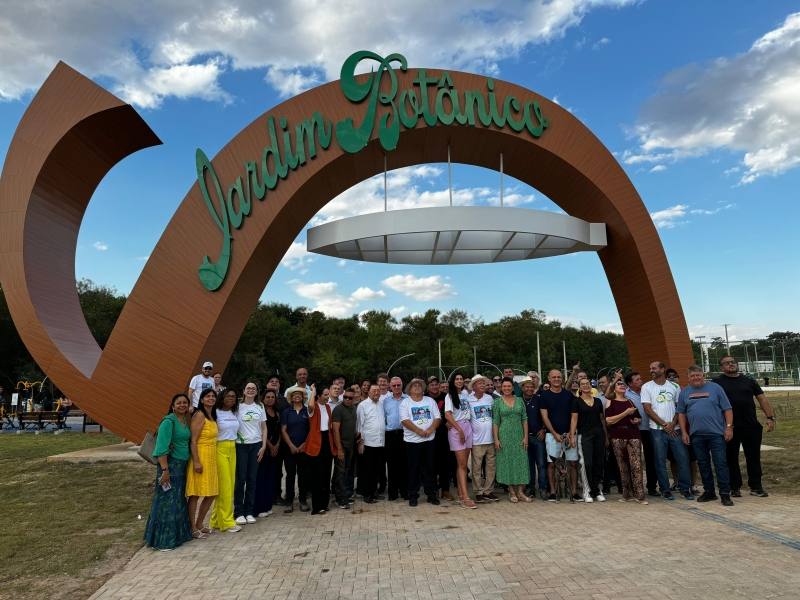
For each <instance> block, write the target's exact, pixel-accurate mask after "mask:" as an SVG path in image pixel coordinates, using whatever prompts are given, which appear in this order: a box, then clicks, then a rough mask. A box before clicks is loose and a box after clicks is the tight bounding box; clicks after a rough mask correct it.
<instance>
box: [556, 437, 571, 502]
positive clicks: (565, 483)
mask: <svg viewBox="0 0 800 600" xmlns="http://www.w3.org/2000/svg"><path fill="white" fill-rule="evenodd" d="M569 448H570V445H569V437H568V436H567V434H566V433H564V434H562V435H561V451H560V452H559V454H558V457H557V458H556V459H555V461H554V462H555V468H556V502H560V501H561V499H562V498H564V499H567V498H568V499H569V501H570V502H571V503H572V504H575V500H574V499H573V498H572V493H571V492H570V490H571V489H572V486H571V482H570V468H569V464H568V462H567V450H569Z"/></svg>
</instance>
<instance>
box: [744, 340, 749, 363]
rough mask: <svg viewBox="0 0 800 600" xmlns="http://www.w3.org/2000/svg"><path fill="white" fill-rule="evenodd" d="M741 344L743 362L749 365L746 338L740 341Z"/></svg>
mask: <svg viewBox="0 0 800 600" xmlns="http://www.w3.org/2000/svg"><path fill="white" fill-rule="evenodd" d="M742 346H744V364H746V365H747V366H750V365H749V363H750V355H749V354H748V353H747V340H744V341H742Z"/></svg>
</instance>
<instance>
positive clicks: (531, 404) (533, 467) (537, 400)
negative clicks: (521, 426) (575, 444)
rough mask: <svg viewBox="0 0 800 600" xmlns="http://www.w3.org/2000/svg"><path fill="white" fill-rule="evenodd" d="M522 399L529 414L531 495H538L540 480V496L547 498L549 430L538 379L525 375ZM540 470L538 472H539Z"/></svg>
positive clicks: (522, 385)
mask: <svg viewBox="0 0 800 600" xmlns="http://www.w3.org/2000/svg"><path fill="white" fill-rule="evenodd" d="M520 387H521V388H522V401H523V402H524V403H525V411H526V412H527V414H528V467H529V468H530V473H531V478H530V483H529V484H528V489H529V490H530V492H529V494H527V495H529V496H535V495H536V482H537V481H538V482H539V497H540V498H541V499H542V500H547V493H548V492H547V450H546V448H545V445H544V436H545V434H546V433H547V431H546V430H545V428H544V422H543V421H542V413H541V409H542V397H541V396H540V395H539V394H537V393H536V388H537V386H536V381H535V380H534V379H533V378H532V377H525V379H523V380H522V381H521V382H520ZM537 470H538V473H537Z"/></svg>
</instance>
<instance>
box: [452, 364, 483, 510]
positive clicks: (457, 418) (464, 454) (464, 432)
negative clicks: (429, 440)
mask: <svg viewBox="0 0 800 600" xmlns="http://www.w3.org/2000/svg"><path fill="white" fill-rule="evenodd" d="M453 379H454V377H451V378H450V381H451V382H452V381H453ZM461 381H462V384H463V381H464V378H463V377H462V378H461ZM444 418H445V420H446V421H447V422H448V423H449V424H450V429H449V430H447V441H448V443H449V445H450V450H452V452H453V454H455V456H456V464H457V470H456V479H457V481H456V485H457V487H458V502H459V504H461V506H462V507H464V508H478V505H477V504H475V502H473V500H472V499H471V498H470V497H469V491H468V490H467V464H468V461H469V453H470V452H471V451H472V425H471V424H470V410H469V402H468V401H467V399H466V398H462V397H461V395H460V394H459V393H458V391H457V389H456V386H455V384H454V382H453V383H452V384H449V385H448V392H447V395H446V396H445V400H444Z"/></svg>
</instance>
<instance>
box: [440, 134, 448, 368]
mask: <svg viewBox="0 0 800 600" xmlns="http://www.w3.org/2000/svg"><path fill="white" fill-rule="evenodd" d="M447 151H448V152H450V148H449V147H448V148H447ZM439 375H444V371H442V340H441V339H440V340H439Z"/></svg>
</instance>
